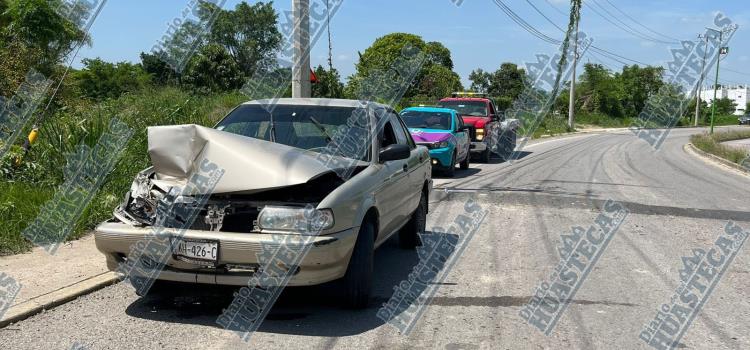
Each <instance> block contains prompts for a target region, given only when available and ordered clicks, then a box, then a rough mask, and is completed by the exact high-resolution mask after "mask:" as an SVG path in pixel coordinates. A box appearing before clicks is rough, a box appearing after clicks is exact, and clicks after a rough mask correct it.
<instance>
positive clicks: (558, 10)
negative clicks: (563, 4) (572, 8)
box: [544, 0, 568, 17]
mask: <svg viewBox="0 0 750 350" xmlns="http://www.w3.org/2000/svg"><path fill="white" fill-rule="evenodd" d="M544 2H546V3H547V5H549V6H550V7H552V8H553V9H555V11H557V13H559V14H561V15H563V16H565V17H567V16H568V14H567V13H565V12H563V11H562V10H560V9H559V8H557V6H555V5H554V4H553V3H551V2H549V0H544Z"/></svg>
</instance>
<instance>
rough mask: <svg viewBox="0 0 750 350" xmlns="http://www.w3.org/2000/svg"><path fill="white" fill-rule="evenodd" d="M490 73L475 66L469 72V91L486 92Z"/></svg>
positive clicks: (488, 86) (488, 87)
mask: <svg viewBox="0 0 750 350" xmlns="http://www.w3.org/2000/svg"><path fill="white" fill-rule="evenodd" d="M491 78H492V73H490V72H485V71H484V70H483V69H482V68H477V69H475V70H473V71H471V73H469V81H471V87H470V88H469V89H471V91H474V92H480V93H487V90H489V89H490V79H491Z"/></svg>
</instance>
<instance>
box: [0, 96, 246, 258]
mask: <svg viewBox="0 0 750 350" xmlns="http://www.w3.org/2000/svg"><path fill="white" fill-rule="evenodd" d="M245 100H246V98H245V97H244V96H242V95H241V94H239V93H232V94H219V95H212V96H196V95H191V94H189V93H187V92H184V91H181V90H179V89H176V88H162V89H147V90H144V91H140V92H137V93H130V94H126V95H123V96H121V97H120V98H118V99H114V100H108V101H104V102H100V103H92V102H82V101H78V102H76V103H77V105H75V106H68V107H65V108H62V109H61V110H60V111H59V112H58V113H56V114H55V115H54V116H53V117H51V118H49V119H48V120H46V121H45V122H44V124H43V125H42V127H41V130H40V136H39V139H38V142H37V144H36V145H35V146H34V147H33V148H32V151H31V152H30V153H29V154H28V156H27V157H26V158H25V159H24V162H23V164H22V165H21V166H20V167H18V168H15V167H13V166H12V165H11V160H10V157H9V156H6V157H5V159H2V160H0V223H2V225H0V255H8V254H15V253H20V252H24V251H27V250H28V249H30V248H31V243H29V242H28V241H27V240H26V239H24V238H23V237H22V236H21V232H22V231H23V229H24V228H25V227H26V226H27V225H28V224H29V223H30V222H32V221H33V220H34V218H36V216H37V215H38V214H39V210H40V207H41V206H42V205H43V204H44V203H45V202H46V201H47V200H49V199H51V198H52V196H53V195H54V193H55V191H56V190H57V187H58V186H59V185H60V184H61V183H62V182H63V171H62V169H63V168H64V166H65V164H66V156H67V155H68V154H70V153H71V152H73V150H74V149H75V148H76V145H78V144H80V143H85V144H87V145H89V146H90V147H93V146H94V145H95V144H96V141H97V140H98V139H99V136H101V134H102V133H103V132H104V131H105V130H106V129H107V125H108V123H109V121H110V119H111V118H114V117H117V118H119V119H120V120H122V121H124V122H125V123H127V124H128V125H129V126H130V127H131V128H132V129H133V130H134V135H133V137H132V138H131V139H130V142H129V143H128V146H127V148H126V149H125V150H124V152H123V154H122V157H121V158H120V160H119V162H118V163H117V166H116V167H115V169H114V170H113V171H112V173H110V174H109V176H108V177H107V178H106V181H105V183H104V185H103V186H102V188H100V189H99V191H98V192H97V194H96V196H95V197H94V199H93V200H92V201H91V203H90V205H89V206H88V207H87V208H86V209H85V211H84V213H83V215H82V217H81V219H80V220H79V221H78V222H77V223H76V227H75V229H74V230H73V234H72V235H71V236H70V237H69V239H76V238H79V237H80V236H81V235H83V234H85V233H86V232H88V231H89V230H90V229H92V228H93V227H95V226H96V224H98V223H99V222H101V221H102V220H105V219H107V218H108V217H110V216H111V213H112V209H114V207H116V206H117V205H118V204H119V202H120V201H121V200H122V198H123V196H124V194H125V192H127V190H128V189H129V187H130V184H131V182H132V181H133V177H134V175H135V174H136V173H137V172H138V171H140V170H142V169H144V168H146V167H147V166H148V164H149V159H148V154H147V152H146V148H147V145H146V143H147V137H146V127H148V126H154V125H170V124H188V123H194V124H200V125H206V126H212V125H213V124H214V123H215V122H216V121H218V119H219V118H221V117H223V116H224V115H225V114H226V113H228V112H229V111H230V110H231V109H232V108H233V107H235V106H236V105H238V104H239V103H241V102H242V101H245ZM14 152H16V153H17V148H16V149H15V150H14ZM11 153H13V152H11Z"/></svg>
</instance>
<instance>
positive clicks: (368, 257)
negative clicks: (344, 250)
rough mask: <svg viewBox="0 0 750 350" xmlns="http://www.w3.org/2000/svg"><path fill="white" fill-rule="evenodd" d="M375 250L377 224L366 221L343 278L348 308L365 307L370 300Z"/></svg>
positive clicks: (360, 230)
mask: <svg viewBox="0 0 750 350" xmlns="http://www.w3.org/2000/svg"><path fill="white" fill-rule="evenodd" d="M374 250H375V226H374V225H373V224H372V223H371V222H369V221H365V222H363V223H362V226H360V228H359V233H358V234H357V242H356V243H355V244H354V251H353V252H352V257H351V258H350V259H349V266H348V267H347V269H346V274H345V275H344V278H343V284H344V304H345V306H346V307H348V308H352V309H363V308H365V307H367V304H368V302H369V301H370V293H371V292H372V269H373V255H374Z"/></svg>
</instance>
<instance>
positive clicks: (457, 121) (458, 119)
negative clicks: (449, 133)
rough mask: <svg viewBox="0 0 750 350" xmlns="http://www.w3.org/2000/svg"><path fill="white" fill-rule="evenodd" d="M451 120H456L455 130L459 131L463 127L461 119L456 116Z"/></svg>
mask: <svg viewBox="0 0 750 350" xmlns="http://www.w3.org/2000/svg"><path fill="white" fill-rule="evenodd" d="M453 118H455V120H456V130H461V128H463V127H464V120H463V118H461V117H459V116H458V115H455V116H454V117H453Z"/></svg>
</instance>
